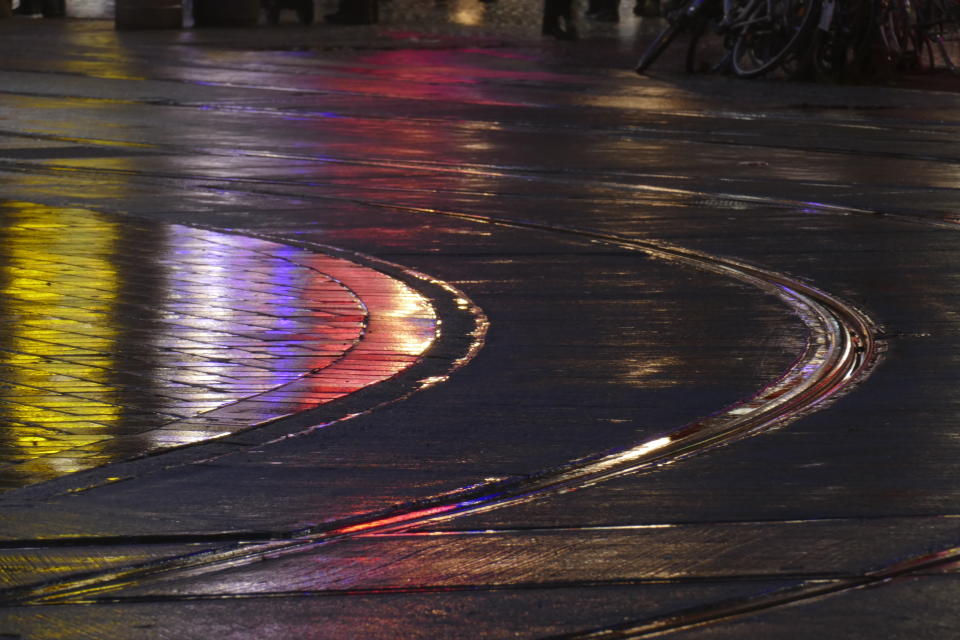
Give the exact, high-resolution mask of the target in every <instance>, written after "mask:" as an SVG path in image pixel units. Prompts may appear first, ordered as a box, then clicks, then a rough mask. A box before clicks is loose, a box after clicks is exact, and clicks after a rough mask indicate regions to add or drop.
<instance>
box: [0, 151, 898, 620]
mask: <svg viewBox="0 0 960 640" xmlns="http://www.w3.org/2000/svg"><path fill="white" fill-rule="evenodd" d="M48 169H49V168H48ZM127 177H130V178H140V179H143V178H153V179H156V178H159V179H161V180H162V179H172V178H173V177H172V176H135V175H128V176H127ZM176 179H178V180H183V179H184V176H178V177H176ZM204 179H205V180H207V181H209V180H210V178H208V177H207V178H204ZM234 186H235V187H240V186H241V185H239V184H236V185H234ZM367 204H372V205H375V206H380V207H388V208H392V209H396V210H401V211H407V212H408V213H417V214H425V215H434V216H445V217H449V218H455V219H458V220H461V221H463V222H468V223H473V224H482V225H494V226H497V227H503V228H513V229H516V230H525V231H528V232H535V233H547V234H555V235H563V236H567V237H570V238H575V239H579V240H581V241H583V242H588V243H593V244H600V245H605V246H609V247H616V248H618V249H621V250H626V251H635V252H637V253H639V254H643V255H646V256H648V257H651V258H654V259H658V260H664V261H668V262H670V263H673V264H676V265H677V266H678V267H679V268H693V269H698V270H703V271H708V272H712V273H715V274H719V275H722V276H724V277H727V278H731V279H733V280H737V281H740V282H742V283H745V284H748V285H750V286H752V287H755V288H756V289H758V290H759V291H761V292H763V293H764V294H767V295H773V296H776V297H777V298H779V299H780V300H781V301H782V302H783V303H784V304H785V305H786V306H787V307H788V308H790V309H791V310H792V312H793V313H795V314H796V315H797V316H799V317H800V318H801V319H802V320H803V322H804V323H805V325H806V326H807V328H808V330H809V332H810V339H809V340H808V345H807V348H806V350H805V351H804V353H803V354H802V355H801V357H800V358H799V359H798V360H797V362H796V363H795V364H794V365H793V366H792V367H791V368H790V369H788V370H787V371H786V372H785V373H784V374H783V375H782V376H781V377H780V378H778V379H777V380H775V381H772V382H771V384H769V385H767V386H766V387H765V388H763V389H761V390H760V391H759V392H758V393H757V394H755V395H754V396H752V397H750V398H748V399H746V400H744V401H742V402H738V403H736V404H734V405H732V406H729V407H726V408H725V409H724V410H722V411H720V412H719V413H717V414H715V415H713V416H709V417H706V418H704V419H702V420H698V421H695V422H693V423H690V424H687V425H684V426H682V427H680V428H677V429H674V430H672V431H667V432H664V433H662V434H660V435H659V436H658V437H656V438H652V439H646V440H643V441H640V442H637V443H636V444H635V445H634V446H632V447H629V448H626V449H623V450H618V451H612V452H611V451H607V452H601V453H598V454H595V455H593V456H588V457H586V458H582V459H578V460H574V461H571V462H569V463H567V464H564V465H561V466H559V467H554V468H550V469H542V470H540V471H537V472H533V473H529V474H525V475H524V476H522V477H512V478H505V479H499V480H496V481H494V482H485V483H481V484H479V485H476V486H473V487H467V488H463V489H459V490H455V491H453V492H451V493H448V494H445V495H441V496H436V497H434V498H432V499H427V500H421V501H418V502H414V503H409V504H405V505H400V506H397V507H394V508H391V509H388V510H384V511H378V512H373V513H367V514H364V515H362V516H358V517H353V518H350V519H347V520H340V521H335V522H329V523H325V524H323V525H319V526H314V527H309V528H306V529H300V530H297V531H287V532H283V533H282V534H281V535H279V536H276V537H275V539H271V540H268V541H263V542H253V543H233V544H228V545H224V546H215V547H213V548H212V549H205V550H202V551H199V552H194V553H189V554H184V555H178V556H174V557H166V558H162V559H159V560H151V561H148V562H143V563H138V564H132V565H127V566H122V567H119V568H112V569H109V570H104V571H97V572H91V573H89V574H83V575H73V576H68V577H66V578H63V579H59V580H52V581H46V582H43V583H38V584H32V585H26V586H21V587H16V588H13V589H7V590H5V591H3V592H0V606H17V605H50V604H71V603H74V604H79V603H91V602H97V601H99V599H100V598H110V597H112V596H110V595H108V594H112V593H114V592H117V591H122V589H123V588H124V587H127V586H131V585H142V584H144V583H147V582H150V581H152V580H154V579H158V578H161V577H162V578H169V577H171V576H174V575H176V576H195V575H202V574H209V573H213V572H217V571H221V570H225V569H228V568H234V567H238V566H244V565H247V564H249V563H252V562H256V561H259V560H262V559H266V558H277V557H283V556H287V555H291V554H297V553H302V552H305V551H310V550H313V549H315V548H317V547H319V546H321V545H327V544H331V543H335V542H337V541H341V540H346V539H350V538H353V537H356V536H358V535H364V534H370V533H385V532H394V531H399V530H403V529H409V528H411V527H414V526H424V525H427V524H435V523H440V522H445V521H449V520H452V519H455V518H457V517H460V516H463V515H467V514H476V513H481V512H485V511H490V510H493V509H499V508H504V507H507V506H510V505H516V504H522V503H526V502H530V501H533V500H537V499H540V498H542V497H545V496H547V495H553V494H557V493H565V492H569V491H576V490H578V489H582V488H584V487H588V486H592V485H594V484H597V483H599V482H604V481H607V480H611V479H613V478H617V477H621V476H624V475H628V474H637V473H649V472H653V471H655V470H657V469H658V468H662V467H664V466H666V465H671V464H673V463H676V462H678V461H680V460H683V459H685V458H687V457H689V456H692V455H697V454H702V453H704V452H706V451H709V450H712V449H714V448H716V447H719V446H724V445H727V444H730V443H732V442H734V441H736V440H739V439H742V438H746V437H750V436H753V435H757V434H759V433H763V432H765V431H769V430H770V429H774V428H778V427H781V426H783V425H785V424H786V423H788V422H790V421H793V420H796V419H798V418H799V417H801V416H803V415H806V414H807V413H809V412H811V411H814V410H816V409H819V408H821V407H823V406H825V405H826V404H827V403H828V402H829V401H830V400H832V399H833V398H835V397H837V396H838V395H840V394H842V393H844V392H846V391H847V390H848V389H849V388H850V387H851V385H853V384H855V383H856V382H857V381H859V380H861V379H862V378H863V377H864V376H865V375H867V374H868V373H869V371H870V370H871V368H872V367H873V366H874V365H875V364H876V362H877V361H878V358H879V357H880V353H881V351H882V348H881V345H880V343H879V342H878V339H877V328H876V326H875V325H874V323H873V322H872V321H871V320H870V319H869V318H868V317H867V316H866V315H865V314H864V313H862V312H861V311H859V310H858V309H856V308H854V307H852V306H850V305H848V304H846V303H844V302H842V301H840V300H839V299H837V298H835V297H833V296H831V295H829V294H828V293H826V292H824V291H821V290H819V289H817V288H815V287H813V286H811V285H809V284H807V283H804V282H801V281H799V280H798V279H795V278H792V277H790V276H787V275H785V274H780V273H776V272H772V271H768V270H765V269H763V268H760V267H757V266H754V265H749V264H746V263H743V262H740V261H736V260H731V259H727V258H722V257H719V256H713V255H709V254H705V253H701V252H697V251H693V250H690V249H686V248H683V247H678V246H673V245H669V244H666V243H659V242H651V241H640V240H636V239H631V238H628V237H624V236H619V235H616V234H607V233H601V232H596V231H591V230H589V229H577V228H569V227H561V226H556V225H549V224H539V223H533V222H518V221H514V220H508V219H499V218H492V217H488V216H480V215H474V214H469V213H465V212H455V211H438V210H428V209H418V208H414V207H403V206H397V205H393V204H389V203H370V202H368V203H367ZM271 239H272V240H275V241H277V240H279V241H282V239H279V238H276V237H271ZM345 419H348V418H345Z"/></svg>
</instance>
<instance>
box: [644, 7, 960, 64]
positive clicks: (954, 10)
mask: <svg viewBox="0 0 960 640" xmlns="http://www.w3.org/2000/svg"><path fill="white" fill-rule="evenodd" d="M682 33H686V34H687V35H688V36H689V39H688V40H687V51H686V61H685V64H686V69H687V71H688V72H691V73H731V74H735V75H737V76H741V77H747V78H749V77H756V76H760V75H764V74H769V73H774V72H776V73H777V74H779V75H783V76H785V77H788V78H803V79H828V80H833V81H838V80H856V79H859V78H865V77H871V76H879V75H885V74H889V73H892V72H903V71H928V70H946V71H950V72H952V73H954V74H957V75H960V0H682V2H681V4H680V5H678V6H676V7H675V8H673V9H672V10H670V11H668V12H667V25H666V26H665V28H664V29H663V30H662V31H661V32H660V33H659V34H658V35H657V37H656V38H654V40H653V41H652V42H651V43H650V44H649V45H648V46H647V47H646V49H645V50H644V52H643V54H642V55H641V57H640V60H639V62H638V63H637V72H638V73H644V72H645V71H646V70H647V69H648V68H649V67H650V66H651V65H652V64H653V63H654V62H655V61H656V60H657V58H658V57H659V56H660V55H661V54H662V53H663V52H664V51H665V50H666V49H667V47H669V46H670V45H671V43H672V42H674V40H675V39H676V38H677V36H678V35H680V34H682Z"/></svg>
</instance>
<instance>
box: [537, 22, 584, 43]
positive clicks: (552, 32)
mask: <svg viewBox="0 0 960 640" xmlns="http://www.w3.org/2000/svg"><path fill="white" fill-rule="evenodd" d="M543 35H545V36H553V37H554V38H556V39H557V40H577V39H579V34H577V28H576V27H575V26H573V25H572V24H568V25H567V26H566V27H561V26H560V21H559V19H558V20H551V21H546V20H544V22H543Z"/></svg>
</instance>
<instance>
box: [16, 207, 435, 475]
mask: <svg viewBox="0 0 960 640" xmlns="http://www.w3.org/2000/svg"><path fill="white" fill-rule="evenodd" d="M0 228H2V229H3V231H2V233H3V234H4V242H3V244H2V246H0V322H3V324H4V326H3V331H2V335H3V339H2V341H0V425H2V426H0V488H7V489H9V488H15V487H19V486H24V485H27V484H33V483H36V482H40V481H43V480H48V479H51V478H55V477H58V476H62V475H65V474H68V473H72V472H75V471H80V470H84V469H90V468H92V467H96V466H99V465H103V464H106V463H109V462H112V461H115V460H120V459H126V458H129V457H131V456H136V455H141V454H144V453H147V452H152V451H156V450H159V449H164V448H169V447H173V446H182V445H185V444H190V443H194V442H198V441H204V440H209V439H211V438H217V437H221V436H223V435H227V434H230V433H234V432H236V431H238V430H242V429H245V428H248V427H249V426H251V425H253V424H256V423H259V422H262V421H266V420H271V419H274V418H278V417H282V416H284V415H289V414H291V413H295V412H297V411H301V410H304V409H309V408H312V407H315V406H318V405H319V404H322V403H325V402H329V401H331V400H334V399H337V398H340V397H343V396H345V395H348V394H350V393H353V392H355V391H357V390H358V389H361V388H363V387H365V386H368V385H371V384H375V383H377V382H380V381H382V380H385V379H387V378H390V377H392V376H394V375H396V374H397V373H398V372H400V371H402V370H403V369H405V368H407V367H409V366H410V365H411V364H413V363H414V362H416V361H417V359H418V358H419V357H420V355H421V354H422V353H423V352H424V351H425V350H426V349H427V348H428V347H429V346H430V345H431V344H432V341H433V340H434V339H435V337H436V333H437V325H438V323H437V319H436V316H435V313H434V311H433V308H432V306H431V305H430V303H429V301H427V300H426V299H425V298H424V297H423V296H422V295H420V294H419V293H417V292H416V291H414V290H413V289H411V288H410V287H409V286H407V285H406V284H404V283H402V282H400V281H398V280H396V279H394V278H392V277H390V276H387V275H386V274H384V273H381V272H379V271H376V270H374V269H371V268H369V267H366V266H362V265H359V264H356V263H354V262H350V261H348V260H345V259H342V258H337V257H333V256H329V255H323V254H316V253H313V252H310V251H306V250H303V249H298V248H294V247H289V246H285V245H280V244H277V243H272V242H268V241H265V240H260V239H255V238H249V237H243V236H235V235H227V234H220V233H215V232H211V231H206V230H200V229H192V228H188V227H182V226H163V225H150V224H147V223H142V222H138V223H133V222H130V221H123V222H120V221H119V220H117V219H111V218H108V217H105V216H101V215H98V214H96V213H94V212H90V211H84V210H78V209H58V208H52V207H45V206H41V205H36V204H30V203H0Z"/></svg>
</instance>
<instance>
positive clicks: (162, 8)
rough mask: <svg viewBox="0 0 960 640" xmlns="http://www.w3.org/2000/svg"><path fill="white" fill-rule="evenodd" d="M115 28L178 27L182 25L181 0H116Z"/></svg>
mask: <svg viewBox="0 0 960 640" xmlns="http://www.w3.org/2000/svg"><path fill="white" fill-rule="evenodd" d="M114 24H115V26H116V28H117V29H179V28H181V27H182V26H183V2H182V0H117V6H116V13H115V15H114Z"/></svg>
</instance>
